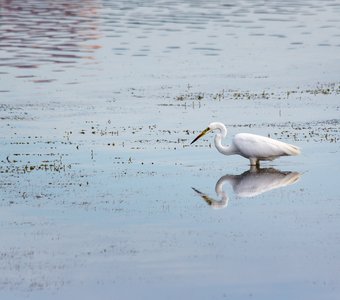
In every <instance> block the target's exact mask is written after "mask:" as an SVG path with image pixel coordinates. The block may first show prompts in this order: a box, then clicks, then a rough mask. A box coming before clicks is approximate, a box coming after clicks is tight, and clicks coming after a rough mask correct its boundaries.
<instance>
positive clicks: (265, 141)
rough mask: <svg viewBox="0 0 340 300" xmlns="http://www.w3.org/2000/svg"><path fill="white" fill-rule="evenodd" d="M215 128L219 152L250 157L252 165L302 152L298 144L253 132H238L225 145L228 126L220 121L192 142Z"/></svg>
mask: <svg viewBox="0 0 340 300" xmlns="http://www.w3.org/2000/svg"><path fill="white" fill-rule="evenodd" d="M214 130H216V131H217V133H216V135H215V140H214V141H215V146H216V148H217V150H218V151H219V152H221V153H222V154H224V155H233V154H238V155H241V156H243V157H245V158H248V159H249V160H250V165H252V166H255V165H256V166H259V164H260V161H261V160H273V159H275V158H278V157H280V156H287V155H298V154H300V149H299V148H298V147H296V146H293V145H290V144H286V143H284V142H280V141H277V140H274V139H271V138H268V137H265V136H261V135H256V134H251V133H238V134H236V135H235V136H234V138H233V140H232V143H231V145H230V146H224V145H222V139H224V138H225V137H226V136H227V128H226V127H225V125H224V124H222V123H220V122H213V123H210V124H209V126H208V127H207V128H206V129H205V130H203V131H202V132H201V133H200V134H199V135H198V136H197V137H196V138H195V139H194V140H193V141H192V142H191V144H193V143H194V142H196V141H197V140H198V139H199V138H201V137H202V136H204V135H205V134H207V133H208V132H210V131H214Z"/></svg>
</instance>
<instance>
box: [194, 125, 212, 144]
mask: <svg viewBox="0 0 340 300" xmlns="http://www.w3.org/2000/svg"><path fill="white" fill-rule="evenodd" d="M209 131H210V128H209V127H208V128H206V129H204V130H203V131H202V132H201V133H200V134H199V135H198V136H196V137H195V139H194V140H193V141H192V142H191V143H190V145H191V144H193V143H195V142H196V141H197V140H198V139H200V138H201V137H202V136H204V135H206V134H207V133H208V132H209Z"/></svg>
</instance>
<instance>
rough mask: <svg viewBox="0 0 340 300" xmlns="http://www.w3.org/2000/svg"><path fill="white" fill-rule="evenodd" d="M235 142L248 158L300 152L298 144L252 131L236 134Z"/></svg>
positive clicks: (273, 156) (242, 153) (241, 152)
mask: <svg viewBox="0 0 340 300" xmlns="http://www.w3.org/2000/svg"><path fill="white" fill-rule="evenodd" d="M233 142H234V145H235V146H236V147H237V149H238V150H239V152H240V154H241V155H243V156H245V157H248V158H250V157H255V158H264V159H265V158H268V159H270V158H275V157H277V156H282V155H297V154H299V153H300V149H299V148H298V147H296V146H293V145H290V144H286V143H283V142H280V141H277V140H273V139H271V138H268V137H264V136H260V135H256V134H250V133H239V134H237V135H235V137H234V140H233Z"/></svg>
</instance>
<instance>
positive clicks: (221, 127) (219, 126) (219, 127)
mask: <svg viewBox="0 0 340 300" xmlns="http://www.w3.org/2000/svg"><path fill="white" fill-rule="evenodd" d="M215 129H217V130H219V131H220V132H221V131H222V132H223V133H224V134H223V136H225V135H226V134H227V129H226V128H225V126H224V125H223V124H222V123H220V122H212V123H210V124H209V126H208V127H207V128H206V129H204V130H203V131H202V132H201V133H200V134H199V135H198V136H197V137H195V139H194V140H193V141H192V142H191V143H190V145H191V144H193V143H195V142H196V141H197V140H198V139H200V138H201V137H202V136H204V135H206V134H207V133H208V132H210V131H213V130H215Z"/></svg>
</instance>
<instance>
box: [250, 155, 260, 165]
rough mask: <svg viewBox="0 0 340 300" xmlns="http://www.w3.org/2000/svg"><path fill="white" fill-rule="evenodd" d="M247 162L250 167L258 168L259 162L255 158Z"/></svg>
mask: <svg viewBox="0 0 340 300" xmlns="http://www.w3.org/2000/svg"><path fill="white" fill-rule="evenodd" d="M249 160H250V165H251V166H257V167H258V166H260V161H259V160H258V159H257V158H254V157H251V158H249Z"/></svg>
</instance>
